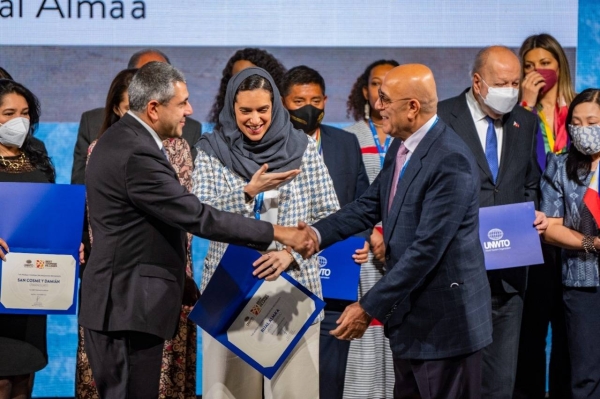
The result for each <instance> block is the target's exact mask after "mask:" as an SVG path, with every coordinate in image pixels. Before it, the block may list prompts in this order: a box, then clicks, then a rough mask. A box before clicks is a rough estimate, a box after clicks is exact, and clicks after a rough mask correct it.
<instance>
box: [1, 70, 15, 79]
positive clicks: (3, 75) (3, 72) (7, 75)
mask: <svg viewBox="0 0 600 399" xmlns="http://www.w3.org/2000/svg"><path fill="white" fill-rule="evenodd" d="M0 79H8V80H13V77H12V76H10V73H8V71H7V70H6V69H4V68H2V67H0Z"/></svg>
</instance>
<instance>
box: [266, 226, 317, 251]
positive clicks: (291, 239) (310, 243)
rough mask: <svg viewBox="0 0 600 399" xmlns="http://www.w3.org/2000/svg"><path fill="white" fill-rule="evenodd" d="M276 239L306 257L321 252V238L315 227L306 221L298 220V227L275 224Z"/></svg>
mask: <svg viewBox="0 0 600 399" xmlns="http://www.w3.org/2000/svg"><path fill="white" fill-rule="evenodd" d="M273 228H274V238H275V241H278V242H280V243H282V244H283V245H285V246H288V247H291V248H293V249H294V251H296V252H298V253H299V254H300V255H302V257H303V258H304V259H308V258H310V257H311V256H312V255H313V254H314V253H316V252H319V239H318V238H317V235H316V234H315V232H314V231H313V229H312V228H311V227H310V226H308V225H307V224H306V223H304V222H298V227H283V226H279V225H274V226H273Z"/></svg>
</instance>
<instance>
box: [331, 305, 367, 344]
mask: <svg viewBox="0 0 600 399" xmlns="http://www.w3.org/2000/svg"><path fill="white" fill-rule="evenodd" d="M371 319H372V317H371V316H369V315H368V314H367V312H365V310H364V309H363V308H362V306H360V304H359V303H358V302H354V303H353V304H351V305H348V306H346V309H344V313H342V315H341V316H340V318H339V319H337V321H336V323H337V324H338V327H337V328H336V329H335V330H332V331H329V334H331V335H333V336H334V337H336V338H337V339H345V340H353V339H358V338H360V337H362V336H363V334H364V333H365V331H366V330H367V327H369V324H370V323H371Z"/></svg>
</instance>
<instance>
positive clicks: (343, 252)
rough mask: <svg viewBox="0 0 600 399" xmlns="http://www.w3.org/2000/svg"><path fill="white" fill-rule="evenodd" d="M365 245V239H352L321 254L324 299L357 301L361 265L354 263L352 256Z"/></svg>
mask: <svg viewBox="0 0 600 399" xmlns="http://www.w3.org/2000/svg"><path fill="white" fill-rule="evenodd" d="M364 245H365V239H364V238H361V237H350V238H347V239H345V240H344V241H340V242H338V243H335V244H333V245H332V246H330V247H328V248H327V249H324V250H323V251H322V252H321V253H319V258H318V259H319V267H320V276H321V285H322V286H323V298H328V299H342V300H347V301H356V300H357V298H358V281H359V279H360V265H359V264H357V263H356V262H354V259H353V258H352V255H354V253H355V252H356V250H357V249H359V248H362V247H364Z"/></svg>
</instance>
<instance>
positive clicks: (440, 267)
mask: <svg viewBox="0 0 600 399" xmlns="http://www.w3.org/2000/svg"><path fill="white" fill-rule="evenodd" d="M376 107H377V109H378V110H379V112H380V114H381V117H382V119H383V130H384V131H385V132H386V134H389V135H390V136H392V137H394V138H396V139H397V140H394V142H393V144H392V146H391V147H390V149H389V151H388V153H387V155H386V158H385V162H384V165H383V168H382V170H381V173H380V174H379V176H377V178H376V179H375V181H374V182H373V184H372V185H371V186H370V187H369V189H368V190H367V191H366V193H365V194H364V195H363V196H362V197H361V198H359V199H358V200H356V201H354V202H352V203H350V204H348V205H346V206H345V207H344V208H342V209H341V210H340V211H339V212H337V213H335V214H333V215H331V216H329V217H327V218H325V219H323V220H321V221H319V222H318V223H316V224H315V225H314V226H313V228H314V229H315V231H316V232H317V235H318V236H320V241H321V248H324V247H327V246H329V245H331V244H333V243H335V242H337V241H340V240H342V239H344V238H346V237H348V236H350V235H352V234H356V233H358V232H361V231H364V230H366V229H368V228H372V227H373V226H374V225H375V224H377V222H379V221H382V222H383V231H384V243H385V247H386V254H385V259H386V270H387V272H386V274H385V275H384V277H383V278H382V279H381V280H380V281H379V282H377V284H375V286H374V287H373V288H372V289H371V290H370V291H369V292H368V293H367V294H366V295H364V296H363V297H362V298H361V300H360V302H356V303H353V304H351V305H349V306H348V307H347V308H346V309H345V310H344V312H343V313H342V316H341V317H340V318H339V320H338V327H337V328H336V329H335V330H333V331H331V334H332V335H334V336H336V337H337V338H339V339H347V340H351V339H357V338H360V337H361V336H362V334H363V333H364V331H365V329H366V328H367V326H368V325H369V323H370V321H371V318H373V317H374V318H376V319H377V320H379V321H381V322H382V323H384V326H385V331H386V334H387V336H388V337H389V340H390V346H391V349H392V353H393V357H394V372H395V377H396V382H395V387H394V397H395V398H415V397H418V398H452V399H459V398H460V399H465V398H467V399H468V398H473V399H475V398H480V396H481V350H482V348H484V347H485V346H487V345H489V344H490V343H491V342H492V322H491V304H490V289H489V284H488V282H487V277H486V272H485V266H484V260H483V252H482V249H481V244H480V243H479V232H478V210H479V206H478V202H479V198H478V194H479V186H478V184H477V182H478V172H477V164H476V163H475V160H474V158H473V155H472V154H471V152H470V151H469V148H468V147H467V146H466V145H465V143H464V142H463V141H462V140H460V138H459V137H458V136H457V135H456V133H454V131H452V129H450V128H449V127H448V126H447V125H446V124H445V123H444V122H443V121H441V120H440V119H439V118H438V117H437V115H436V112H437V92H436V86H435V80H434V77H433V74H432V72H431V70H429V68H427V67H426V66H424V65H419V64H409V65H402V66H399V67H396V68H394V69H392V70H391V71H390V72H389V73H388V74H387V75H386V76H385V78H384V80H383V83H382V85H381V88H380V93H379V100H378V101H377V103H376Z"/></svg>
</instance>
